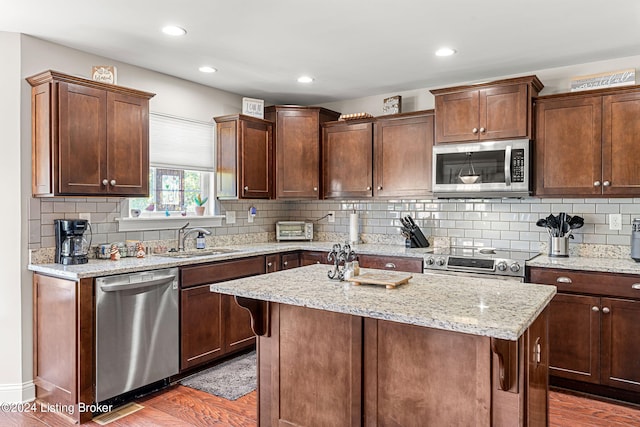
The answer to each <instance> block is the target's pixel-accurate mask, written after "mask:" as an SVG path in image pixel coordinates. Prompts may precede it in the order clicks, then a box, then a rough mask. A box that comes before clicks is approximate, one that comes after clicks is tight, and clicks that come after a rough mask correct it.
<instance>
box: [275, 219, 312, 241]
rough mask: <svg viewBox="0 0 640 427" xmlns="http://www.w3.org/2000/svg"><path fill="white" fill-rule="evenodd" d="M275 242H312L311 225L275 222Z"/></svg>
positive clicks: (298, 222)
mask: <svg viewBox="0 0 640 427" xmlns="http://www.w3.org/2000/svg"><path fill="white" fill-rule="evenodd" d="M276 240H277V241H281V240H308V241H312V240H313V223H311V222H305V221H278V222H276Z"/></svg>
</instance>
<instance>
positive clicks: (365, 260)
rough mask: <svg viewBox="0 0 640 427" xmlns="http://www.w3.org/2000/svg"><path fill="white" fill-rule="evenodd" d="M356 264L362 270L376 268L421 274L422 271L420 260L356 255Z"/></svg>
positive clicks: (421, 261)
mask: <svg viewBox="0 0 640 427" xmlns="http://www.w3.org/2000/svg"><path fill="white" fill-rule="evenodd" d="M358 262H359V263H360V267H362V268H378V269H381V270H396V271H406V272H409V273H422V272H423V269H424V266H423V264H422V263H423V262H424V261H423V259H422V258H411V257H399V256H380V255H366V254H361V255H358Z"/></svg>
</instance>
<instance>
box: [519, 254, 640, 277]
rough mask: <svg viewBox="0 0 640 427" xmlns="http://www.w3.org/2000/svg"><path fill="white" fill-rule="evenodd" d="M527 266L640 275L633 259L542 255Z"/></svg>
mask: <svg viewBox="0 0 640 427" xmlns="http://www.w3.org/2000/svg"><path fill="white" fill-rule="evenodd" d="M527 266H529V267H543V268H560V269H564V270H578V271H600V272H606V273H624V274H639V275H640V263H638V262H635V261H634V260H633V259H631V258H602V257H598V258H595V257H594V258H592V257H583V256H571V257H568V258H555V257H550V256H547V255H544V254H540V255H538V256H537V257H535V258H533V259H532V260H530V261H527Z"/></svg>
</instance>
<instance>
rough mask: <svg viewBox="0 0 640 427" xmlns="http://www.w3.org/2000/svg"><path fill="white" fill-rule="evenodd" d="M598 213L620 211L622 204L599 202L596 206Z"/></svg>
mask: <svg viewBox="0 0 640 427" xmlns="http://www.w3.org/2000/svg"><path fill="white" fill-rule="evenodd" d="M596 213H600V214H602V213H604V214H608V213H620V205H619V204H617V203H616V204H610V205H609V204H604V203H603V204H599V205H597V206H596Z"/></svg>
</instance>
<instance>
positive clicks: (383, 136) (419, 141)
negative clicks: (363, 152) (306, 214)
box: [373, 114, 433, 197]
mask: <svg viewBox="0 0 640 427" xmlns="http://www.w3.org/2000/svg"><path fill="white" fill-rule="evenodd" d="M374 141H375V142H374V149H373V152H374V157H375V168H374V171H375V175H374V178H375V179H374V187H373V192H374V195H375V196H376V197H401V196H428V195H429V194H430V193H431V166H432V161H433V159H432V152H433V115H432V114H428V115H424V116H421V117H407V118H402V119H396V120H385V119H381V120H379V121H377V122H376V127H375V140H374Z"/></svg>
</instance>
